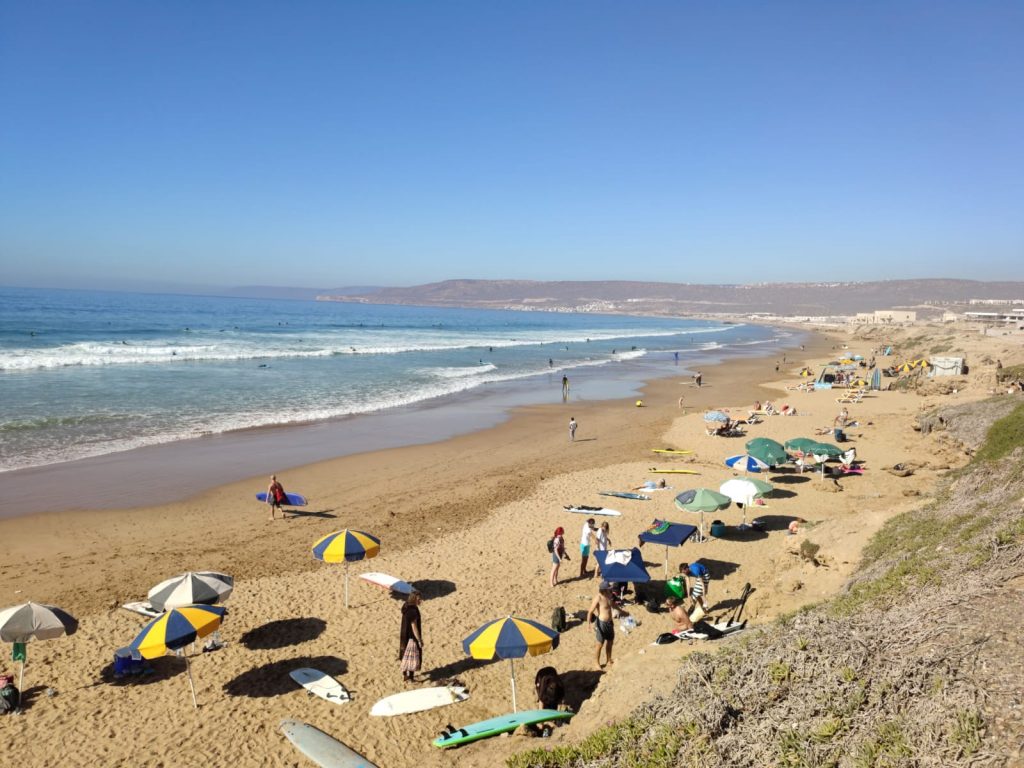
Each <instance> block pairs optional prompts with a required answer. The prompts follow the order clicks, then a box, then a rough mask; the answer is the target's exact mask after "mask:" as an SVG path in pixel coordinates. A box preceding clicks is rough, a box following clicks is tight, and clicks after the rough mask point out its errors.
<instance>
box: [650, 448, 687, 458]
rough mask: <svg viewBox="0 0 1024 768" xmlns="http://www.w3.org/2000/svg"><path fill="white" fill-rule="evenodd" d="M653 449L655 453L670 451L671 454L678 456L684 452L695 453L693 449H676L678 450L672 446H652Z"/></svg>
mask: <svg viewBox="0 0 1024 768" xmlns="http://www.w3.org/2000/svg"><path fill="white" fill-rule="evenodd" d="M651 450H652V451H653V452H654V453H670V454H673V455H678V456H681V455H683V454H684V453H693V451H676V450H673V449H672V448H651Z"/></svg>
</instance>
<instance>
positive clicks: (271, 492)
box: [267, 475, 288, 520]
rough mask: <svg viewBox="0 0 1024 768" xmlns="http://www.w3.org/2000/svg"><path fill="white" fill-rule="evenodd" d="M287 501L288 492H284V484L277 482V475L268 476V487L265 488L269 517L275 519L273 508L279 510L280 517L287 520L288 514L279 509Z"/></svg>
mask: <svg viewBox="0 0 1024 768" xmlns="http://www.w3.org/2000/svg"><path fill="white" fill-rule="evenodd" d="M287 503H288V494H286V493H285V492H284V486H283V485H281V484H280V483H279V482H277V475H271V476H270V487H268V488H267V504H269V505H270V519H271V520H276V519H277V517H276V515H275V514H274V511H275V510H278V509H280V510H281V519H282V520H287V519H288V516H287V515H286V514H285V513H284V510H283V509H281V505H282V504H287Z"/></svg>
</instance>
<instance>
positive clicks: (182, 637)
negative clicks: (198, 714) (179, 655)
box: [128, 605, 227, 708]
mask: <svg viewBox="0 0 1024 768" xmlns="http://www.w3.org/2000/svg"><path fill="white" fill-rule="evenodd" d="M225 613H227V608H222V607H220V606H217V605H185V606H182V607H180V608H172V609H171V610H169V611H167V613H165V614H164V615H163V616H159V617H157V618H155V619H153V620H152V621H151V622H149V624H147V625H146V626H145V628H144V629H143V630H142V631H141V632H140V633H139V635H138V637H136V638H135V639H134V640H132V642H131V643H130V644H129V645H128V650H130V651H132V652H133V653H137V654H139V655H140V656H142V658H144V659H155V658H158V657H160V656H163V655H164V654H165V653H167V652H168V651H177V650H180V649H181V648H184V647H185V646H186V645H188V644H190V643H194V642H195V641H196V639H197V638H200V637H206V636H207V635H208V634H210V633H211V632H215V631H216V630H217V629H219V628H220V622H221V620H222V619H223V618H224V614H225ZM185 671H186V672H187V673H188V684H189V687H190V688H191V689H192V706H193V707H197V708H198V707H199V702H198V701H197V700H196V685H195V683H194V682H193V681H192V666H191V665H190V664H189V661H188V656H186V657H185Z"/></svg>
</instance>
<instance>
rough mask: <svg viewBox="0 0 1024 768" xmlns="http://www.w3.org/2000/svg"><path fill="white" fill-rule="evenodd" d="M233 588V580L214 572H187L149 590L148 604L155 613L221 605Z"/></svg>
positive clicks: (229, 595)
mask: <svg viewBox="0 0 1024 768" xmlns="http://www.w3.org/2000/svg"><path fill="white" fill-rule="evenodd" d="M234 588H235V580H234V579H233V578H232V577H231V576H228V575H226V574H223V573H216V572H214V571H195V572H193V571H188V572H187V573H183V574H181V575H180V576H175V577H174V578H171V579H167V580H166V581H162V582H160V583H159V584H157V585H156V586H155V587H153V588H152V589H151V590H149V603H150V605H152V606H153V608H154V609H155V610H157V611H167V610H170V609H171V608H181V607H182V606H183V605H196V604H202V605H213V604H214V603H223V602H224V601H225V600H227V599H228V598H229V597H231V592H232V590H233V589H234Z"/></svg>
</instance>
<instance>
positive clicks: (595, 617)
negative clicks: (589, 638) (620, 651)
mask: <svg viewBox="0 0 1024 768" xmlns="http://www.w3.org/2000/svg"><path fill="white" fill-rule="evenodd" d="M612 607H613V597H612V585H611V584H609V583H608V582H607V581H602V582H601V584H600V585H599V586H598V588H597V595H596V596H595V597H594V600H593V602H591V604H590V610H589V611H587V624H588V625H589V626H592V627H593V628H594V637H595V638H596V640H597V653H596V655H595V659H596V661H597V668H598V669H604V664H602V663H601V649H604V651H605V661H606V663H608V664H611V663H612V645H613V644H614V643H615V624H614V622H613V621H612Z"/></svg>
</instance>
